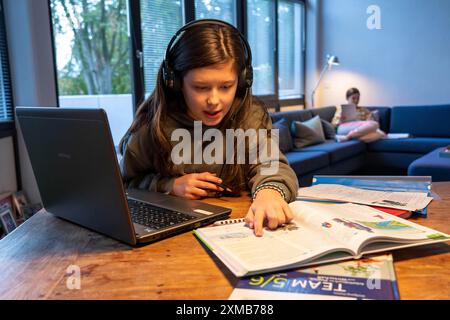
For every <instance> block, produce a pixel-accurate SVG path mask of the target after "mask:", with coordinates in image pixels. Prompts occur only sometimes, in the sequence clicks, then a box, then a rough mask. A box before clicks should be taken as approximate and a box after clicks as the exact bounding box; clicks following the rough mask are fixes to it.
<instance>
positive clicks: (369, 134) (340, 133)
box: [333, 88, 386, 142]
mask: <svg viewBox="0 0 450 320" xmlns="http://www.w3.org/2000/svg"><path fill="white" fill-rule="evenodd" d="M360 97H361V94H360V92H359V90H358V89H357V88H350V89H348V90H347V93H346V99H347V103H348V104H347V105H344V106H342V108H350V109H352V108H353V110H352V111H353V112H348V113H345V114H344V112H343V110H342V109H340V108H338V110H337V111H336V114H335V116H334V119H333V124H334V125H335V126H336V127H337V134H336V141H338V142H344V141H348V140H351V139H359V140H361V141H363V142H372V141H375V140H378V139H381V138H384V137H385V136H386V134H385V133H384V132H383V131H381V130H380V125H379V124H378V121H377V120H376V119H375V114H374V113H373V112H371V111H370V110H368V109H367V108H364V107H360V106H358V103H359V99H360Z"/></svg>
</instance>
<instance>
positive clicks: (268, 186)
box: [252, 183, 286, 200]
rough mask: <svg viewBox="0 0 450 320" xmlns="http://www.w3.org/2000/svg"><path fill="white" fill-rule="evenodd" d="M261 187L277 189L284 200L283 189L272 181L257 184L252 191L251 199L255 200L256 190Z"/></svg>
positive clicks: (261, 188)
mask: <svg viewBox="0 0 450 320" xmlns="http://www.w3.org/2000/svg"><path fill="white" fill-rule="evenodd" d="M263 189H272V190H275V191H278V193H279V194H280V195H281V196H282V197H283V199H284V200H286V195H285V193H284V191H283V189H282V188H281V187H280V186H278V185H277V184H274V183H263V184H262V185H260V186H258V187H257V188H256V190H255V192H254V193H253V197H252V199H253V200H255V199H256V195H257V194H258V192H259V191H261V190H263Z"/></svg>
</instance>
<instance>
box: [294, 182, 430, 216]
mask: <svg viewBox="0 0 450 320" xmlns="http://www.w3.org/2000/svg"><path fill="white" fill-rule="evenodd" d="M298 198H299V199H328V200H336V201H342V202H353V203H359V204H365V205H375V206H380V207H388V208H395V209H405V210H409V211H417V210H421V209H423V208H425V207H426V206H428V204H429V203H430V202H431V200H433V198H432V197H429V196H428V195H427V193H425V192H389V191H378V190H366V189H360V188H353V187H347V186H343V185H338V184H318V185H315V186H312V187H307V188H300V189H299V190H298Z"/></svg>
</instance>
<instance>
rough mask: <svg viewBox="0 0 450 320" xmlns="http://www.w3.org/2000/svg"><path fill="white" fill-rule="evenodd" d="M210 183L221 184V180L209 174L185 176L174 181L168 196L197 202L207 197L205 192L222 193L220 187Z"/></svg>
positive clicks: (213, 174)
mask: <svg viewBox="0 0 450 320" xmlns="http://www.w3.org/2000/svg"><path fill="white" fill-rule="evenodd" d="M211 182H216V183H222V179H220V178H218V177H217V176H216V174H215V173H210V172H203V173H190V174H186V175H184V176H181V177H179V178H176V179H175V181H174V183H173V187H172V191H171V192H170V194H172V195H175V196H179V197H182V198H186V199H190V200H197V199H200V198H202V197H207V196H208V192H207V191H206V190H215V191H223V189H222V188H221V187H219V186H216V185H215V184H213V183H211Z"/></svg>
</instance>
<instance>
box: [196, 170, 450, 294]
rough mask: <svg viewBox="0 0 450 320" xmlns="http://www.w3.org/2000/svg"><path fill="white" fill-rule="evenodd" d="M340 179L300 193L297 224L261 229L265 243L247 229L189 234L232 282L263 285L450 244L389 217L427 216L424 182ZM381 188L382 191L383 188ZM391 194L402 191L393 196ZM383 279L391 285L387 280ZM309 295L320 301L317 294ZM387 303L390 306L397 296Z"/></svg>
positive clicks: (432, 232) (238, 227)
mask: <svg viewBox="0 0 450 320" xmlns="http://www.w3.org/2000/svg"><path fill="white" fill-rule="evenodd" d="M327 179H328V180H327ZM339 179H346V180H345V182H346V185H344V184H343V183H340V184H338V183H337V181H336V177H333V179H331V178H327V177H325V178H323V177H315V185H313V186H312V187H309V188H303V189H300V190H299V198H298V200H297V201H294V202H292V203H290V204H289V207H290V208H291V210H292V212H293V213H294V216H295V218H294V220H293V221H292V222H290V223H288V224H285V225H283V226H282V227H279V228H278V229H276V230H268V229H266V230H265V231H264V234H263V236H262V237H256V236H255V235H254V232H253V229H250V228H248V227H247V226H246V225H245V224H244V223H236V224H226V225H222V226H218V227H206V228H200V229H197V230H195V231H194V233H195V235H196V236H197V237H198V238H199V239H200V240H201V241H202V242H203V243H204V244H205V245H206V246H207V247H208V248H209V249H210V250H211V251H212V252H213V253H214V254H215V255H216V256H217V257H218V258H219V259H220V260H221V261H222V262H223V263H224V264H225V265H226V266H227V267H228V268H229V269H230V270H231V272H232V273H233V274H234V275H235V276H237V277H247V276H251V275H259V276H262V275H265V274H272V275H269V278H267V276H264V277H263V278H260V280H261V279H263V280H264V279H265V280H267V279H270V277H271V276H273V275H275V278H277V276H276V275H277V274H274V272H279V271H283V270H293V269H298V268H304V267H306V266H318V265H323V264H329V263H338V262H341V261H344V260H352V259H361V258H363V257H366V256H367V255H374V254H379V253H381V252H385V251H391V250H396V249H401V248H406V247H413V246H419V245H427V244H432V243H437V242H444V241H449V240H450V236H449V235H448V234H445V233H442V232H439V231H436V230H433V229H430V228H427V227H424V226H422V225H419V224H416V223H413V222H411V221H409V220H406V219H403V218H400V217H398V215H397V214H391V213H390V212H389V213H388V212H386V211H390V210H403V211H408V212H417V213H418V214H422V215H423V214H426V207H427V205H428V204H429V203H430V201H431V200H432V198H431V197H430V196H429V192H430V188H429V186H430V183H429V182H427V181H428V180H427V179H425V178H417V177H414V181H413V179H403V180H404V181H403V182H393V181H392V179H391V180H388V179H384V180H376V179H365V180H366V181H362V179H349V178H348V177H341V178H339ZM399 180H402V179H399ZM381 181H383V182H382V183H383V184H384V187H383V189H381V188H380V185H381ZM319 182H320V183H319ZM328 182H330V183H328ZM331 182H333V183H331ZM341 182H342V181H341ZM362 183H364V184H366V185H367V184H369V185H373V186H372V187H373V188H372V189H369V188H367V189H366V188H355V187H354V186H355V184H362ZM350 185H352V186H350ZM387 186H389V188H390V190H388V187H387ZM349 188H350V189H351V192H350V191H349ZM377 188H378V190H374V189H377ZM353 189H357V190H356V191H355V190H353ZM394 189H402V191H401V192H397V191H392V190H394ZM417 190H423V192H417ZM312 191H314V192H312ZM367 192H369V193H370V194H369V195H368V194H366V193H367ZM378 207H379V208H378ZM380 208H382V210H380ZM386 208H387V209H386ZM349 268H350V266H349ZM296 272H300V271H296ZM278 275H279V274H278ZM329 275H331V276H333V274H329ZM334 275H336V274H334ZM308 277H309V276H306V278H305V275H304V274H298V273H295V272H294V273H288V274H286V276H285V277H284V278H286V279H296V280H292V281H291V282H292V283H294V282H296V283H300V282H299V281H306V280H305V279H307V278H308ZM266 278H267V279H266ZM275 278H273V279H275ZM282 278H283V277H282ZM300 278H301V279H300ZM299 279H300V280H299ZM386 279H389V281H393V280H392V278H389V277H388V278H386ZM265 280H264V281H265ZM245 281H247V284H245ZM248 281H249V280H248V279H246V280H244V282H242V283H241V284H243V286H244V287H245V288H247V289H249V288H253V289H255V288H256V287H257V286H255V287H248V286H249V282H248ZM286 281H287V280H286ZM314 283H315V282H314ZM327 283H329V281H328V282H327ZM355 283H356V282H355ZM244 284H245V285H244ZM272 284H273V283H272ZM327 285H328V286H329V285H330V284H327ZM336 285H338V282H336ZM246 286H247V287H246ZM244 287H242V288H244ZM272 287H274V288H275V287H276V286H275V285H273V286H272ZM245 288H244V289H245ZM283 288H284V287H283ZM297 289H299V288H297ZM310 289H311V288H310ZM313 289H314V288H313ZM257 290H259V289H257ZM299 290H300V289H299ZM302 290H303V289H302ZM260 291H261V290H260ZM263 291H264V290H263ZM325 291H326V290H325ZM244 292H247V291H244ZM258 292H259V291H258ZM300 293H301V294H304V293H305V292H304V291H302V292H300ZM236 294H237V293H236ZM314 294H319V293H318V291H315V293H314ZM380 294H381V293H380ZM385 294H386V293H383V295H385ZM263 295H264V294H263ZM391 296H392V297H394V298H395V295H394V294H391ZM237 297H238V296H237V295H235V296H234V297H232V298H236V299H237ZM364 297H366V298H370V297H369V296H368V295H367V296H364V294H363V293H361V298H364ZM256 298H257V297H255V299H256Z"/></svg>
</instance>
